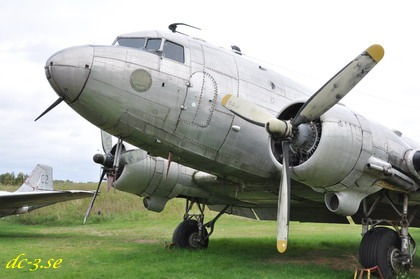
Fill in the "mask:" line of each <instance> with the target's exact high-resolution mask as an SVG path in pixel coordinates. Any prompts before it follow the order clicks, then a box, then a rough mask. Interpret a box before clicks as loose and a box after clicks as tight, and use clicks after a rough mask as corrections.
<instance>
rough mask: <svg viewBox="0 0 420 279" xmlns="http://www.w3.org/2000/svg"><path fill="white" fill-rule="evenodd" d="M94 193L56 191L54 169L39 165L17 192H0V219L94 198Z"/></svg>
mask: <svg viewBox="0 0 420 279" xmlns="http://www.w3.org/2000/svg"><path fill="white" fill-rule="evenodd" d="M94 194H95V192H93V191H82V190H66V191H63V190H54V187H53V176H52V168H51V167H50V166H46V165H42V164H38V165H36V166H35V168H34V170H33V171H32V173H31V175H30V176H29V177H28V178H27V179H26V180H25V182H23V184H22V186H21V187H20V188H19V189H17V190H16V191H15V192H7V191H0V217H5V216H9V215H18V214H23V213H27V212H31V211H32V210H35V209H38V208H41V207H44V206H48V205H52V204H55V203H58V202H64V201H69V200H75V199H82V198H88V197H92V196H93V195H94Z"/></svg>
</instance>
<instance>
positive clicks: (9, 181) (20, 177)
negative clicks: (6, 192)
mask: <svg viewBox="0 0 420 279" xmlns="http://www.w3.org/2000/svg"><path fill="white" fill-rule="evenodd" d="M28 177H29V175H27V174H24V173H23V172H20V173H18V174H17V175H16V174H15V173H14V172H12V173H4V174H0V184H1V185H19V186H20V185H22V183H23V182H25V180H26V178H28Z"/></svg>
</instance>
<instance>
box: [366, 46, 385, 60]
mask: <svg viewBox="0 0 420 279" xmlns="http://www.w3.org/2000/svg"><path fill="white" fill-rule="evenodd" d="M366 51H367V53H368V54H369V55H370V57H372V58H373V60H375V62H376V63H378V62H379V61H381V59H382V58H383V57H384V54H385V50H384V48H383V47H382V46H381V45H371V46H370V47H369V48H368V49H367V50H366Z"/></svg>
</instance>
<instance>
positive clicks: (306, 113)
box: [222, 45, 384, 253]
mask: <svg viewBox="0 0 420 279" xmlns="http://www.w3.org/2000/svg"><path fill="white" fill-rule="evenodd" d="M383 56H384V49H383V48H382V46H380V45H372V46H370V47H369V48H368V49H366V50H365V51H364V52H362V53H361V54H360V55H359V56H357V57H356V58H355V59H354V60H352V61H351V62H350V63H349V64H347V65H346V66H345V67H344V68H343V69H342V70H341V71H339V72H338V73H337V74H336V75H335V76H334V77H332V78H331V79H330V80H329V81H328V82H327V83H325V84H324V85H323V86H322V87H321V88H320V89H319V90H318V91H317V92H316V93H315V94H313V95H312V96H311V97H310V98H309V99H308V100H307V101H306V102H305V103H304V104H303V106H302V107H301V108H300V110H299V111H298V112H297V114H296V116H295V117H294V118H292V119H291V120H281V119H277V118H275V117H274V116H273V115H272V114H271V113H270V112H268V111H267V110H265V109H264V108H262V107H260V106H257V105H255V104H254V103H251V102H248V101H246V100H244V99H241V98H239V97H236V96H233V95H226V96H225V97H224V98H223V99H222V105H223V106H225V107H226V108H227V109H229V110H230V111H232V112H233V113H235V114H236V115H238V116H240V117H242V118H244V119H245V120H247V121H249V122H251V123H253V124H255V125H258V126H262V127H265V129H266V131H267V132H268V133H269V134H270V135H271V136H272V137H274V138H275V139H279V140H281V142H282V150H283V159H282V168H281V171H282V177H281V181H280V186H279V198H278V207H277V250H278V251H279V252H280V253H284V252H285V251H286V249H287V242H288V236H289V219H290V213H289V212H290V188H291V180H290V167H289V152H290V144H291V143H292V142H293V143H298V142H300V141H299V134H300V133H297V132H296V131H297V130H298V128H299V126H300V125H306V124H309V123H310V122H311V121H313V120H315V119H317V118H319V117H320V116H321V115H323V114H324V113H325V112H327V111H328V110H329V109H330V108H332V107H333V106H334V105H335V104H337V103H338V102H339V101H340V100H341V99H342V98H343V97H344V96H346V95H347V93H349V92H350V90H351V89H353V87H354V86H356V84H357V83H359V81H361V80H362V79H363V78H364V77H365V76H366V74H367V73H369V72H370V70H372V69H373V67H374V66H375V65H376V64H377V63H378V62H379V61H380V60H381V59H382V57H383Z"/></svg>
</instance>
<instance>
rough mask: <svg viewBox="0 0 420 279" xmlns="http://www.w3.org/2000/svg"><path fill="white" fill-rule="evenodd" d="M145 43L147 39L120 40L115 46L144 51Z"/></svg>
mask: <svg viewBox="0 0 420 279" xmlns="http://www.w3.org/2000/svg"><path fill="white" fill-rule="evenodd" d="M145 42H146V39H145V38H119V39H118V41H117V42H116V43H115V45H117V46H125V47H133V48H140V49H142V48H144V44H145Z"/></svg>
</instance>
